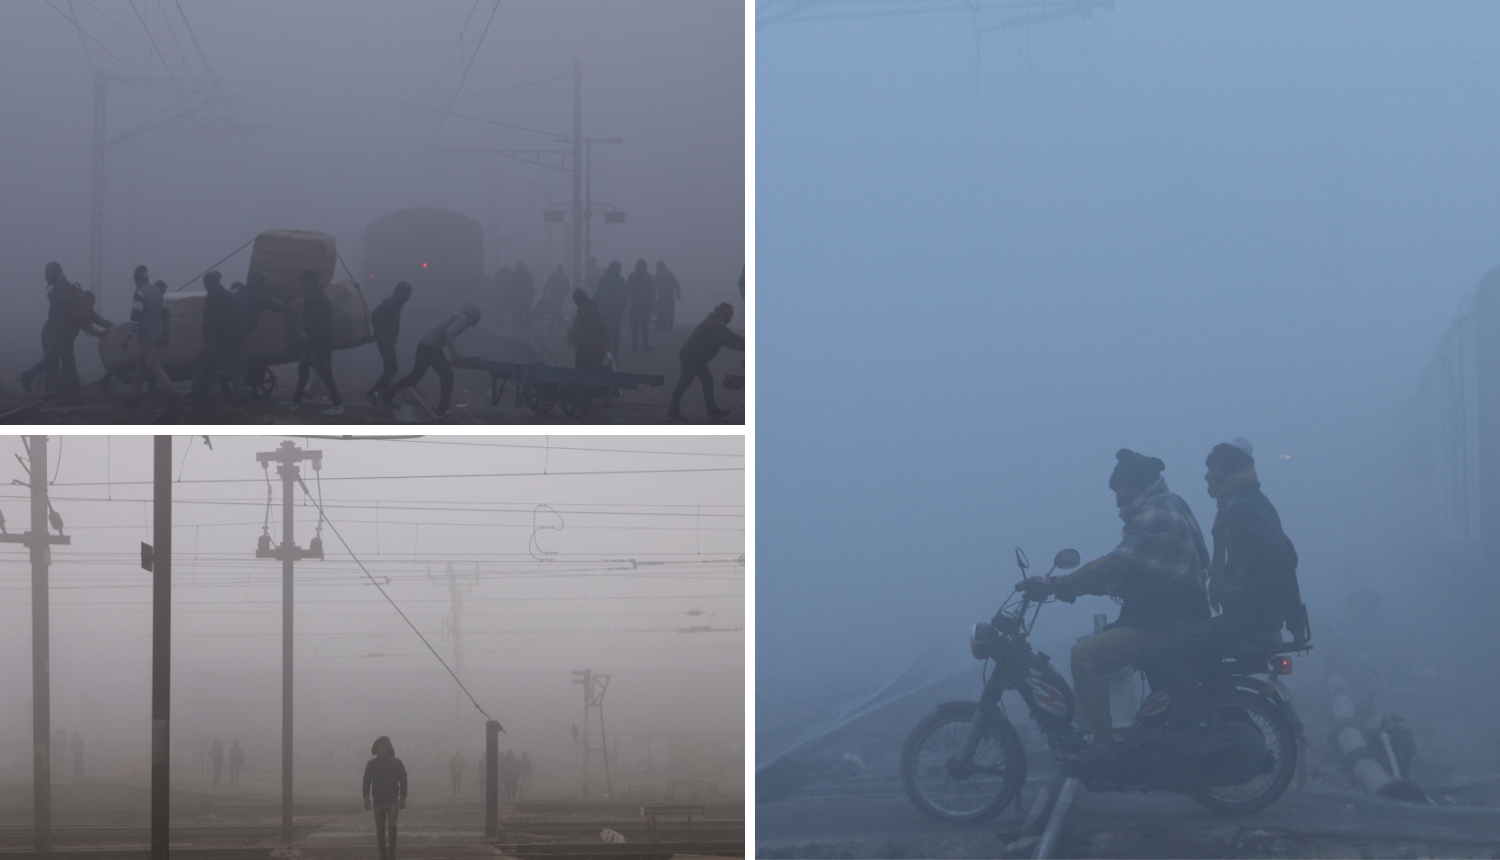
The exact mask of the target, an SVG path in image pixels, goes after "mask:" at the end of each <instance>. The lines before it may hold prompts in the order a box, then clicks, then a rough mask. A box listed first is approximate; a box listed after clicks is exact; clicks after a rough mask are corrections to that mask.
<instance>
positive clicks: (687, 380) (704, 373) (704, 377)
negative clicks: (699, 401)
mask: <svg viewBox="0 0 1500 860" xmlns="http://www.w3.org/2000/svg"><path fill="white" fill-rule="evenodd" d="M694 377H696V378H697V379H698V381H699V382H701V383H703V402H704V403H705V404H706V405H707V406H708V411H709V412H716V411H718V409H719V407H718V405H717V404H715V403H714V376H713V374H712V373H710V372H709V370H708V365H707V364H697V363H693V364H690V363H688V361H687V360H685V359H683V360H682V377H681V378H680V379H678V380H677V387H676V388H674V389H672V407H671V409H670V410H669V411H670V412H671V414H673V415H675V414H677V413H678V412H680V411H682V395H684V394H686V393H687V390H688V386H690V385H692V384H693V379H694Z"/></svg>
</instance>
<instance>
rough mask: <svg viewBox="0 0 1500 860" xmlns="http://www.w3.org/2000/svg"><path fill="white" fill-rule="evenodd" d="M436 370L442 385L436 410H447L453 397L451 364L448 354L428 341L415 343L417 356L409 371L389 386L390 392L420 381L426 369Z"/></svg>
mask: <svg viewBox="0 0 1500 860" xmlns="http://www.w3.org/2000/svg"><path fill="white" fill-rule="evenodd" d="M429 367H430V368H432V369H433V370H436V371H437V375H438V382H439V383H441V385H442V393H441V396H440V397H439V398H438V411H439V412H446V411H448V401H449V400H451V399H452V398H453V365H451V364H449V363H448V356H446V355H443V351H442V350H441V349H439V348H437V347H435V346H433V345H432V344H429V343H419V344H417V358H416V361H415V362H413V364H412V369H411V373H408V374H407V375H405V376H403V377H402V378H401V381H400V382H397V383H396V384H395V385H392V386H391V387H390V393H391V394H395V393H396V392H398V391H400V390H401V389H403V388H410V387H412V386H413V385H416V384H417V383H418V382H421V381H422V377H424V376H426V375H427V369H428V368H429Z"/></svg>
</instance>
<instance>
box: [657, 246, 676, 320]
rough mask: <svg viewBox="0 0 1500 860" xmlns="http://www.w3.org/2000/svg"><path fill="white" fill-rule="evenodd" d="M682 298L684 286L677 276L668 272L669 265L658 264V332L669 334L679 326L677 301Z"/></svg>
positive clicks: (659, 262)
mask: <svg viewBox="0 0 1500 860" xmlns="http://www.w3.org/2000/svg"><path fill="white" fill-rule="evenodd" d="M680 298H682V285H681V284H679V283H677V276H676V275H674V274H672V273H671V272H670V271H668V270H667V264H666V263H663V262H661V261H657V263H656V330H657V331H666V332H669V331H671V330H672V329H673V327H675V326H676V325H677V300H678V299H680Z"/></svg>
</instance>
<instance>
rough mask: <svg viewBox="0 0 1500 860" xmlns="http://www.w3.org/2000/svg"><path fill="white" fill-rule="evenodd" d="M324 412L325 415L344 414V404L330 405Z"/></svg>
mask: <svg viewBox="0 0 1500 860" xmlns="http://www.w3.org/2000/svg"><path fill="white" fill-rule="evenodd" d="M323 414H324V415H343V414H344V407H342V406H330V407H328V408H327V409H324V410H323Z"/></svg>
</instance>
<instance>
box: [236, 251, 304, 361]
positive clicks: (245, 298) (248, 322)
mask: <svg viewBox="0 0 1500 860" xmlns="http://www.w3.org/2000/svg"><path fill="white" fill-rule="evenodd" d="M290 309H291V308H290V307H289V306H288V305H287V303H286V302H285V301H283V300H281V299H278V298H276V297H275V296H273V295H271V294H270V293H268V292H266V276H265V275H264V274H263V273H261V272H251V273H250V274H249V275H248V276H247V277H246V278H245V283H244V284H243V285H242V286H241V287H240V288H239V289H237V290H235V291H234V316H235V339H234V345H233V349H232V351H231V354H230V356H229V371H230V372H231V373H233V374H234V376H235V379H237V380H239V382H240V384H241V385H244V381H245V374H246V371H247V370H248V369H249V368H248V366H247V365H248V362H249V355H248V351H247V347H246V341H248V340H249V339H250V335H251V333H252V332H254V331H255V329H256V328H257V327H258V326H259V325H260V318H261V317H262V316H263V315H264V314H265V312H266V311H273V312H275V313H279V314H284V313H286V312H287V311H288V310H290Z"/></svg>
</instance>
